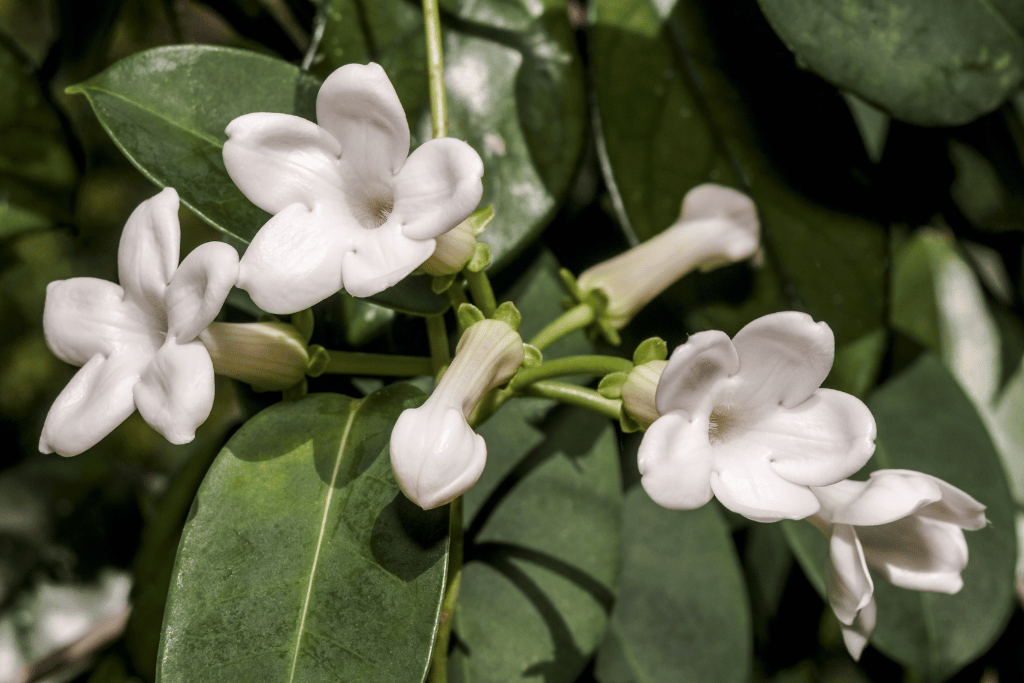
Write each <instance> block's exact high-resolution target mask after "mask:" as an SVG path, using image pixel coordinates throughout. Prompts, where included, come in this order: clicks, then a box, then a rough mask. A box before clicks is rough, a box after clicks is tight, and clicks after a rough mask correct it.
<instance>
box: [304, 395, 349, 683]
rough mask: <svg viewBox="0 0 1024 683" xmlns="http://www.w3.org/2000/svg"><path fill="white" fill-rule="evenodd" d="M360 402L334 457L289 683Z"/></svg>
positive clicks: (346, 423)
mask: <svg viewBox="0 0 1024 683" xmlns="http://www.w3.org/2000/svg"><path fill="white" fill-rule="evenodd" d="M358 408H359V402H358V401H353V402H352V403H351V404H350V405H349V411H348V421H347V422H345V428H344V429H343V430H342V432H341V441H340V442H339V444H338V455H337V456H336V457H335V459H334V471H333V472H332V473H331V481H330V483H329V484H328V486H327V498H326V499H325V500H324V514H323V517H322V518H321V519H320V535H319V536H318V537H317V539H316V550H315V552H314V553H313V565H312V567H310V570H309V583H308V584H307V585H306V599H305V601H303V603H302V611H301V612H300V614H299V628H298V632H297V633H296V634H295V652H294V654H293V655H292V668H291V672H290V673H289V674H288V681H289V683H293V681H294V680H295V667H296V666H297V665H298V663H299V646H300V645H301V644H302V633H303V631H304V630H305V628H306V615H307V614H308V613H309V599H310V597H311V596H312V594H313V578H314V577H315V576H316V567H317V563H318V562H319V561H320V548H321V547H323V542H324V532H325V531H326V529H327V515H328V513H329V512H330V509H331V498H332V497H333V496H334V488H335V483H336V482H337V480H338V472H339V471H341V461H342V460H343V459H344V455H345V446H346V445H347V444H348V436H349V433H350V432H351V431H352V423H353V422H355V417H356V411H357V410H358Z"/></svg>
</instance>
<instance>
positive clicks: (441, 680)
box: [430, 496, 462, 683]
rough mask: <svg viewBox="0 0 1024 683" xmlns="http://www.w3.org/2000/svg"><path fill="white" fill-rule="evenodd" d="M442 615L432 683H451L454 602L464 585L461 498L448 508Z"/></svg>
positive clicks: (435, 649)
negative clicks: (446, 558) (450, 663)
mask: <svg viewBox="0 0 1024 683" xmlns="http://www.w3.org/2000/svg"><path fill="white" fill-rule="evenodd" d="M447 576H448V579H447V585H446V587H445V592H444V600H443V601H442V602H441V614H440V616H439V618H438V625H437V637H436V639H435V640H434V652H433V654H432V655H431V663H430V683H448V643H449V642H450V641H451V637H452V622H453V621H454V620H455V603H456V602H457V601H458V599H459V588H460V587H461V586H462V496H459V497H458V498H456V499H455V500H453V501H452V503H451V507H449V508H448V572H447Z"/></svg>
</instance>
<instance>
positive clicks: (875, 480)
mask: <svg viewBox="0 0 1024 683" xmlns="http://www.w3.org/2000/svg"><path fill="white" fill-rule="evenodd" d="M851 484H852V485H854V487H855V490H854V492H853V495H850V496H849V497H848V498H846V499H842V498H841V497H837V496H831V495H830V494H831V493H832V492H833V491H835V490H837V489H839V488H842V487H848V486H849V485H851ZM814 491H815V494H816V495H818V500H820V501H821V504H822V507H829V508H831V509H832V521H833V522H837V523H841V524H855V525H857V526H876V525H879V524H888V523H889V522H894V521H896V520H898V519H902V518H904V517H906V516H908V515H912V514H914V513H915V512H917V511H918V510H920V509H921V508H923V507H925V506H926V505H929V504H930V503H934V502H936V501H937V500H939V499H940V498H941V497H942V493H941V491H940V489H939V487H938V486H937V485H936V484H935V483H934V482H933V481H932V480H931V477H928V476H927V475H922V474H920V473H919V472H910V471H908V470H879V471H877V472H872V473H871V478H870V479H868V481H866V482H849V481H845V482H839V483H838V484H835V485H833V486H826V487H823V488H821V489H815V490H814ZM827 501H830V502H827Z"/></svg>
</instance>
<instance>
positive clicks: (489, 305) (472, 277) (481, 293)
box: [462, 270, 498, 318]
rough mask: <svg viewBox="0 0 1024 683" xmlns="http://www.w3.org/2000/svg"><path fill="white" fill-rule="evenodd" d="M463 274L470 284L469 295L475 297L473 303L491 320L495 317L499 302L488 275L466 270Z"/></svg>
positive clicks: (482, 272)
mask: <svg viewBox="0 0 1024 683" xmlns="http://www.w3.org/2000/svg"><path fill="white" fill-rule="evenodd" d="M462 274H463V275H465V276H466V282H468V283H469V293H470V294H472V295H473V303H475V304H476V305H477V308H479V309H480V310H481V311H483V313H484V315H486V316H487V317H488V318H490V317H491V316H492V315H494V310H495V309H496V308H497V307H498V302H497V300H496V299H495V298H494V289H492V288H491V280H490V278H488V277H487V273H486V272H484V271H482V270H481V271H480V272H478V273H474V272H473V271H471V270H465V271H463V273H462Z"/></svg>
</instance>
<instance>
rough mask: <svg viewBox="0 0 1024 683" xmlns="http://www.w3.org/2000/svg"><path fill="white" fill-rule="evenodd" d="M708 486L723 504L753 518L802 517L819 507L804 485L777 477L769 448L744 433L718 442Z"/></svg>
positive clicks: (775, 519) (814, 511) (766, 519)
mask: <svg viewBox="0 0 1024 683" xmlns="http://www.w3.org/2000/svg"><path fill="white" fill-rule="evenodd" d="M714 449H715V461H714V464H713V466H712V472H711V490H712V491H714V492H715V496H716V497H717V498H718V500H719V501H721V503H722V505H724V506H725V507H727V508H729V509H730V510H732V511H733V512H738V513H739V514H741V515H743V516H744V517H747V518H748V519H752V520H754V521H756V522H774V521H777V520H779V519H803V518H805V517H808V516H810V515H813V514H814V513H816V512H817V511H818V509H819V508H820V507H821V506H820V505H819V504H818V499H817V498H815V497H814V494H813V493H811V490H810V489H809V488H807V487H806V486H800V485H797V484H794V483H792V482H790V481H787V480H786V479H783V478H782V477H780V476H779V475H778V474H777V473H776V472H775V470H774V469H772V467H771V463H770V462H769V458H770V456H771V453H772V451H771V449H770V448H769V447H768V446H766V445H765V444H762V443H761V442H760V441H758V440H756V439H753V438H747V437H746V436H738V437H735V438H733V439H731V440H729V441H728V442H725V443H721V444H717V445H716V446H714Z"/></svg>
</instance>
